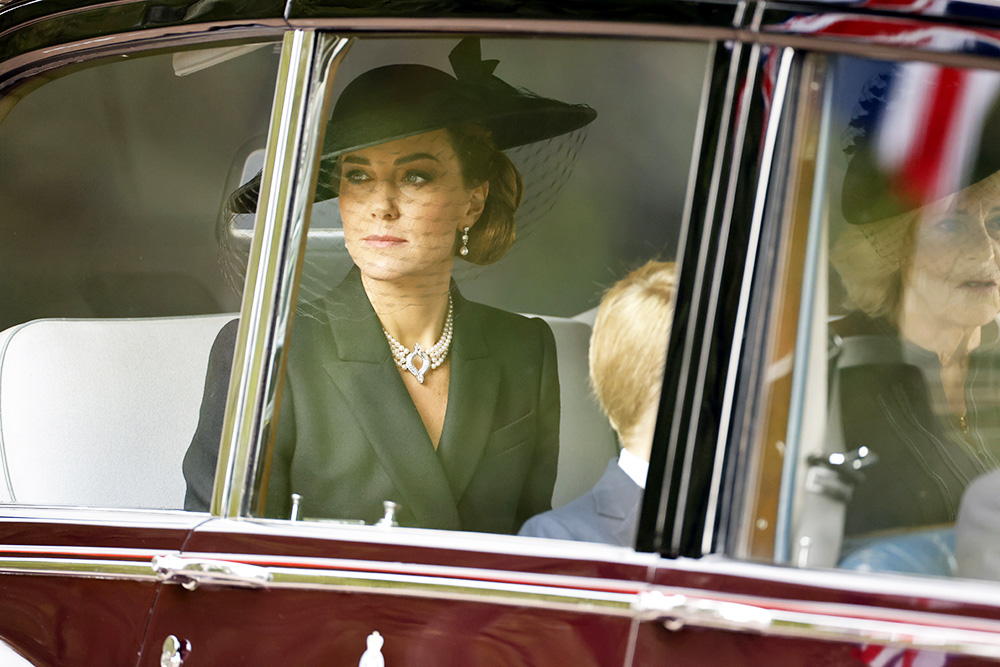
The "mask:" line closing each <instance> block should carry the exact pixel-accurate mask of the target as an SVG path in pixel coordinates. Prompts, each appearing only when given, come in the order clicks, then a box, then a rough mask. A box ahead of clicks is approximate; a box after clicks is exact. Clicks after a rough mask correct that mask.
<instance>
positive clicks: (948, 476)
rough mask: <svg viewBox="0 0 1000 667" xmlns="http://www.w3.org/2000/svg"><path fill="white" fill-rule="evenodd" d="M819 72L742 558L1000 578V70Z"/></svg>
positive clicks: (799, 166)
mask: <svg viewBox="0 0 1000 667" xmlns="http://www.w3.org/2000/svg"><path fill="white" fill-rule="evenodd" d="M802 72H803V75H802V80H801V84H800V90H804V91H806V92H805V93H803V94H802V97H801V99H802V100H803V103H802V104H801V105H800V108H799V112H798V116H797V118H796V126H797V128H799V129H798V132H799V137H798V138H797V139H796V141H795V144H794V145H795V147H796V148H795V151H794V153H793V155H792V162H793V167H792V171H793V173H795V174H796V180H795V182H794V185H793V187H792V188H791V189H790V190H791V199H790V200H789V201H788V202H786V205H785V207H784V213H783V216H784V218H785V219H784V224H785V225H786V233H785V236H784V240H783V253H784V260H783V264H782V267H783V270H782V272H781V273H780V275H779V277H778V281H777V285H776V287H777V288H776V289H775V291H774V292H773V295H772V299H773V302H772V308H773V312H774V313H775V315H776V316H775V319H774V324H773V326H772V329H771V334H770V342H769V348H768V353H767V354H768V358H767V363H766V368H767V370H766V372H765V373H764V375H765V383H766V385H765V386H766V391H765V400H766V401H767V405H768V408H767V410H766V412H765V419H764V421H763V424H762V425H761V429H760V432H759V433H758V434H757V436H756V437H757V440H756V454H755V457H756V458H755V460H754V461H753V462H752V468H751V469H752V470H753V474H754V477H755V485H754V487H753V489H752V491H751V500H750V503H749V504H748V508H749V511H748V512H747V514H746V525H745V526H744V531H743V533H742V538H741V539H742V543H741V544H740V545H739V547H738V551H739V552H740V553H741V554H742V555H746V556H750V557H754V558H761V559H771V558H773V559H775V560H777V561H779V562H787V563H792V564H795V565H800V566H807V565H808V566H817V567H838V568H844V569H852V570H863V571H884V572H902V573H911V574H923V575H932V576H968V577H990V578H996V577H998V576H1000V571H997V570H995V563H994V564H992V565H991V564H990V561H991V559H995V554H996V553H997V552H996V551H993V549H995V546H993V545H992V542H994V541H995V540H996V534H997V531H996V529H995V526H996V525H997V524H996V521H997V520H998V516H1000V515H998V513H997V510H998V509H1000V507H998V504H997V502H996V499H995V496H996V490H997V489H998V488H1000V485H998V484H997V483H996V482H997V479H998V478H997V473H996V472H995V471H996V470H997V469H998V467H1000V421H998V418H1000V410H998V408H1000V385H998V383H997V380H998V377H1000V376H998V375H997V370H998V368H1000V366H998V363H997V362H998V360H1000V356H998V352H1000V347H998V345H1000V327H998V319H997V317H998V314H1000V289H998V288H1000V268H998V261H1000V254H998V253H1000V234H998V233H997V232H998V224H997V220H998V213H1000V180H998V176H997V174H998V172H1000V149H998V148H997V146H998V144H997V142H996V140H995V138H994V137H995V136H996V135H997V133H998V132H1000V98H998V95H997V93H998V91H1000V75H998V74H997V73H996V72H991V71H980V70H975V69H969V68H958V67H946V66H941V65H935V64H930V63H922V62H890V61H881V60H870V59H862V58H858V57H851V56H835V57H834V56H830V57H821V56H811V57H809V58H807V59H806V65H805V66H804V67H803V69H802ZM991 554H992V555H991Z"/></svg>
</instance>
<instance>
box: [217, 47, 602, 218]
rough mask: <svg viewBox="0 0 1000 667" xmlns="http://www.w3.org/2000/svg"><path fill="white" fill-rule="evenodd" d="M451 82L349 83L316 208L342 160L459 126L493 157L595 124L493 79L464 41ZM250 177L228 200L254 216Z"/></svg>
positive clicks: (590, 114)
mask: <svg viewBox="0 0 1000 667" xmlns="http://www.w3.org/2000/svg"><path fill="white" fill-rule="evenodd" d="M448 59H449V61H450V62H451V66H452V69H453V70H454V72H455V76H452V75H450V74H447V73H446V72H443V71H441V70H439V69H436V68H434V67H428V66H427V65H414V64H399V65H387V66H384V67H378V68H376V69H373V70H369V71H367V72H365V73H363V74H361V75H360V76H358V77H357V78H356V79H354V80H353V81H352V82H351V83H350V84H348V85H347V87H346V88H345V89H344V91H343V93H341V95H340V98H339V99H338V100H337V104H336V105H335V106H334V110H333V115H332V117H331V119H330V122H329V124H328V125H327V128H326V136H325V139H324V141H323V153H322V164H321V170H322V172H321V173H322V174H324V175H325V176H326V178H321V179H320V185H319V186H318V187H317V192H316V201H323V200H326V199H331V198H333V197H336V196H337V192H336V188H337V186H338V185H339V184H337V183H334V182H332V180H333V179H332V176H331V175H332V173H333V167H334V166H335V164H336V158H337V157H338V156H339V155H342V154H343V153H347V152H350V151H355V150H359V149H362V148H368V147H370V146H376V145H378V144H384V143H387V142H390V141H395V140H397V139H403V138H405V137H410V136H414V135H417V134H423V133H425V132H431V131H433V130H439V129H441V128H445V127H450V126H453V125H457V124H460V123H465V122H472V123H477V124H479V125H482V126H483V127H485V128H486V129H488V130H490V132H491V134H492V138H493V142H494V144H495V145H496V147H497V148H498V149H500V150H506V149H508V148H514V147H516V146H523V145H525V144H530V143H534V142H536V141H542V140H544V139H550V138H552V137H557V136H559V135H562V134H566V133H568V132H572V131H574V130H577V129H580V128H581V127H584V126H585V125H587V124H589V123H590V122H591V121H593V120H594V118H596V117H597V112H596V111H594V110H593V109H591V108H590V107H589V106H586V105H583V104H567V103H565V102H560V101H558V100H553V99H549V98H546V97H539V96H538V95H535V94H534V93H532V92H530V91H527V90H524V89H517V88H514V87H513V86H511V85H510V84H508V83H506V82H504V81H503V80H501V79H499V78H498V77H496V76H494V74H493V71H494V70H495V69H496V67H497V65H498V64H499V61H498V60H485V61H484V60H482V56H481V52H480V46H479V40H478V39H477V38H473V37H466V38H465V39H463V40H462V41H461V42H459V44H458V46H456V47H455V48H454V49H453V50H452V52H451V54H450V55H449V57H448ZM259 187H260V175H259V174H258V175H257V176H256V177H254V178H253V179H252V180H250V181H249V182H248V183H247V184H246V185H244V186H242V187H241V188H239V189H238V190H237V191H236V192H234V193H233V195H232V197H231V198H230V204H231V208H232V209H233V210H234V211H235V212H241V213H249V212H252V211H253V210H255V209H256V205H257V192H258V190H259Z"/></svg>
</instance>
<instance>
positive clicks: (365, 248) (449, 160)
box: [340, 130, 487, 280]
mask: <svg viewBox="0 0 1000 667" xmlns="http://www.w3.org/2000/svg"><path fill="white" fill-rule="evenodd" d="M340 166H341V178H340V214H341V217H342V218H343V221H344V240H345V242H346V245H347V251H348V253H350V255H351V258H352V259H353V260H354V262H355V264H357V265H358V267H359V268H360V269H361V271H362V273H363V274H364V275H366V276H368V277H369V278H374V279H377V280H396V279H400V278H404V277H411V276H421V275H431V274H440V273H441V272H450V271H451V266H452V262H453V260H454V255H453V253H454V247H455V239H456V234H458V233H459V231H460V230H461V229H463V228H464V227H466V226H471V225H473V224H475V222H476V219H477V218H478V217H479V214H480V213H482V209H483V203H484V201H485V197H486V190H487V186H486V185H485V184H484V185H480V186H477V187H474V188H471V189H470V188H467V187H466V186H465V183H464V180H463V178H462V167H461V163H460V162H459V159H458V156H457V155H455V151H454V149H453V148H452V145H451V140H450V139H449V138H448V134H447V132H446V131H445V130H435V131H433V132H428V133H426V134H419V135H416V136H413V137H407V138H405V139H399V140H397V141H392V142H389V143H385V144H380V145H378V146H373V147H371V148H365V149H361V150H358V151H354V152H351V153H346V154H345V155H343V156H342V157H341V158H340Z"/></svg>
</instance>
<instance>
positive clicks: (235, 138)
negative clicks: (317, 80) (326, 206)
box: [0, 43, 278, 508]
mask: <svg viewBox="0 0 1000 667" xmlns="http://www.w3.org/2000/svg"><path fill="white" fill-rule="evenodd" d="M277 59H278V55H277V51H276V47H275V45H274V44H270V43H264V44H259V43H258V44H231V43H230V44H226V45H223V46H221V47H219V46H216V47H214V48H191V49H185V50H181V51H176V52H164V51H160V52H157V53H156V54H155V55H150V56H142V55H140V54H137V53H129V54H122V55H119V56H115V57H112V58H107V59H104V60H102V61H100V62H99V63H97V64H88V65H87V66H80V65H75V66H72V67H71V68H67V69H56V70H52V71H48V72H46V73H45V74H42V75H39V76H37V77H36V78H34V79H31V80H28V81H27V82H25V83H22V84H20V85H19V86H18V87H16V88H13V89H11V90H8V91H6V92H5V94H4V95H3V97H0V156H2V158H0V205H2V207H3V211H4V213H3V219H2V222H0V234H2V237H3V240H2V242H0V258H2V259H0V266H2V267H3V268H2V270H3V276H4V277H3V280H2V281H0V332H2V333H0V460H2V464H3V468H2V472H3V484H0V498H2V501H3V502H5V503H19V504H46V505H52V504H56V505H62V504H66V505H74V506H99V507H134V508H181V507H183V505H184V496H185V484H184V479H183V476H182V472H181V470H182V468H181V466H182V459H183V456H184V453H185V450H186V448H187V445H188V444H189V443H190V440H191V437H192V435H193V433H194V431H195V426H196V424H197V421H198V411H199V405H200V402H201V395H202V389H203V387H204V378H205V367H206V364H207V362H208V358H209V350H210V349H211V347H212V344H213V341H214V340H215V337H216V335H217V333H218V331H219V330H220V329H221V328H222V327H223V326H224V325H225V324H226V323H227V322H229V321H230V320H232V319H234V318H236V317H237V311H238V310H239V304H240V294H241V292H242V286H243V275H242V269H241V268H239V267H236V266H234V264H233V261H234V260H233V257H234V255H233V253H232V252H231V250H232V249H231V248H230V247H229V237H226V236H224V235H221V234H219V228H220V226H221V223H220V220H221V219H222V218H221V215H222V211H223V208H224V203H225V199H226V194H227V193H228V192H230V191H232V189H233V188H234V187H235V185H237V184H238V183H239V178H240V174H241V173H242V171H243V170H244V168H245V164H246V163H247V161H248V160H249V159H252V158H253V154H254V151H255V150H256V149H258V148H260V147H262V146H263V145H264V136H265V134H266V132H267V121H268V114H269V111H270V106H271V98H272V95H273V86H274V79H275V74H276V69H277ZM220 239H221V240H222V241H223V242H222V243H220Z"/></svg>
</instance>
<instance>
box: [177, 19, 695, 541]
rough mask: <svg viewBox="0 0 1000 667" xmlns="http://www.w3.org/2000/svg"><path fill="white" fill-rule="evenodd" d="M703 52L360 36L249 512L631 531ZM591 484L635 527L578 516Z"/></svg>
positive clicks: (334, 111)
mask: <svg viewBox="0 0 1000 667" xmlns="http://www.w3.org/2000/svg"><path fill="white" fill-rule="evenodd" d="M542 62H544V63H545V65H544V67H542V66H539V63H542ZM707 62H708V47H707V46H706V45H704V44H686V43H671V42H644V41H628V42H624V41H604V40H586V41H582V40H567V39H541V38H534V39H530V40H525V39H482V40H480V39H476V38H464V39H463V38H460V37H451V36H449V37H443V38H434V39H426V38H425V39H420V40H407V39H370V38H363V39H362V38H359V39H357V40H356V41H355V43H354V44H353V45H352V46H351V49H350V52H349V53H348V54H347V56H346V57H345V58H344V59H343V61H342V62H341V63H340V65H339V67H338V70H337V74H336V78H335V79H334V82H333V84H332V86H333V90H332V92H331V120H330V122H329V124H328V125H327V128H326V133H325V138H324V146H323V150H322V153H323V155H324V157H323V159H322V160H321V163H320V169H319V178H318V185H317V189H316V197H315V198H316V202H315V203H314V204H313V208H312V212H311V222H310V228H309V232H308V240H307V243H306V248H305V251H304V260H303V264H302V272H301V278H300V284H299V286H298V302H297V307H296V312H295V319H294V322H293V324H292V334H291V340H290V343H289V349H288V358H287V372H286V378H285V382H284V385H283V389H282V394H281V405H280V412H279V416H278V420H277V427H276V436H275V438H274V442H273V443H271V447H270V449H269V450H268V451H266V452H265V454H264V455H265V456H267V457H269V458H268V459H267V461H266V464H265V465H262V466H260V469H261V470H265V471H266V474H265V475H263V476H262V480H261V483H260V486H259V488H258V490H257V492H256V495H255V497H254V501H253V506H254V508H255V509H254V510H253V512H254V513H255V514H257V515H260V516H267V517H273V518H282V519H286V518H290V517H294V518H297V519H300V520H325V521H339V522H349V523H364V524H366V525H370V524H374V523H377V522H379V521H380V520H383V519H384V520H386V521H389V522H392V521H395V522H396V523H397V524H398V525H401V526H410V527H424V528H446V529H455V530H467V531H479V532H493V533H501V534H512V533H517V532H519V531H522V532H523V534H530V535H534V536H548V537H560V538H568V539H578V540H590V541H595V542H610V543H618V544H624V545H628V544H632V542H633V541H634V536H635V519H636V517H637V514H638V506H639V501H640V499H641V494H642V488H641V484H642V483H644V481H645V466H646V465H647V463H646V461H647V460H648V456H649V454H648V448H649V444H650V440H651V436H652V422H653V421H654V420H655V414H656V405H657V402H658V395H659V385H660V382H661V379H662V368H663V363H664V358H665V350H666V342H667V334H668V329H669V325H670V320H671V316H672V305H673V302H672V297H673V284H674V279H675V278H674V272H675V267H674V265H673V261H674V259H675V258H676V257H677V256H678V243H679V236H680V233H681V226H682V217H683V212H684V203H685V193H686V187H687V181H688V171H689V165H690V161H691V155H692V150H693V144H694V140H695V139H694V138H695V135H696V134H697V121H698V109H699V103H700V96H701V89H702V83H703V80H704V73H705V67H706V63H707ZM637 89H641V90H642V91H643V93H642V95H638V96H637V95H635V94H634V93H635V91H636V90H637ZM257 187H258V185H257V182H255V181H254V180H253V179H250V181H249V182H248V183H247V184H246V185H244V186H243V187H242V188H241V189H240V190H239V192H237V193H235V195H234V197H233V202H234V203H235V204H236V208H235V209H234V216H233V219H234V222H233V227H234V229H236V228H238V226H239V224H240V223H239V220H240V218H241V216H247V215H249V214H250V213H252V212H253V210H254V206H255V197H256V193H255V188H257ZM518 200H520V204H519V205H518ZM234 233H235V232H234ZM627 276H628V277H630V280H631V282H632V283H633V288H632V289H633V291H636V292H638V293H639V294H640V295H644V296H640V297H634V296H633V295H632V294H631V293H629V295H628V296H627V297H626V298H625V299H624V301H625V306H624V307H622V306H619V307H618V308H617V311H616V312H615V313H614V314H610V315H607V316H606V317H605V318H604V319H607V320H609V322H607V323H606V326H605V327H604V328H605V334H604V335H605V341H604V343H603V344H602V345H603V349H604V350H605V352H604V353H603V355H602V357H603V358H602V359H601V360H600V362H601V363H603V366H604V371H603V373H604V375H605V376H606V378H605V381H604V383H605V385H606V388H605V389H604V392H603V393H604V394H605V396H604V397H603V398H602V400H598V396H595V392H594V390H593V389H592V386H591V382H590V380H589V377H588V376H589V375H590V374H591V370H592V368H591V366H590V363H589V360H588V351H589V352H590V354H591V357H592V356H593V354H594V350H591V349H590V344H591V334H592V331H593V330H594V328H595V319H596V320H597V322H598V328H600V323H601V318H602V316H601V315H600V314H599V312H598V306H599V304H600V303H601V301H602V297H603V296H604V295H605V293H606V292H607V291H608V290H609V288H611V287H612V286H615V285H616V284H619V283H620V281H621V280H622V279H623V278H626V277H627ZM621 289H625V288H623V287H621V286H619V290H621ZM626 291H628V290H626ZM609 298H610V297H609ZM643 299H645V300H647V301H651V302H653V305H652V306H647V305H645V303H644V302H643ZM607 310H608V312H610V311H611V310H612V309H611V308H609V309H607ZM637 311H638V312H637ZM417 345H420V346H421V347H420V350H419V351H418V350H417V347H416V346H417ZM629 345H633V346H635V347H632V348H629V347H628V346H629ZM639 348H642V349H643V350H645V351H642V352H640V351H638V350H639ZM423 355H426V356H423ZM621 359H626V360H630V359H635V361H634V362H632V363H631V365H632V366H633V367H636V368H634V372H633V373H632V374H633V375H639V376H641V377H642V378H644V379H643V381H642V382H641V383H639V384H636V383H635V382H631V383H630V381H629V378H628V377H626V376H627V375H628V373H626V372H624V371H620V368H619V366H620V360H621ZM639 360H642V363H638V362H639ZM597 393H598V395H600V394H601V392H600V391H598V392H597ZM615 402H617V403H618V405H613V404H614V403H615ZM602 403H603V404H604V407H605V409H606V410H608V411H609V413H610V414H613V415H617V418H616V419H617V422H620V424H619V431H620V432H622V433H624V434H625V435H626V439H627V440H628V441H629V442H634V443H638V444H637V446H635V447H630V448H628V453H626V454H624V455H623V454H620V443H621V442H622V439H621V438H619V437H618V434H616V432H615V429H613V428H612V425H611V423H609V419H608V417H607V416H606V414H605V412H604V411H602V408H601V404H602ZM613 421H614V420H613ZM196 444H197V443H196ZM609 475H610V476H611V479H612V482H608V481H607V478H608V476H609ZM608 483H613V484H614V485H617V486H613V487H612V492H611V493H610V494H609V493H608V491H606V490H605V491H601V488H603V487H601V486H600V485H602V484H605V485H607V484H608ZM595 486H597V488H596V489H595ZM619 488H620V489H622V491H621V492H619V491H618V489H619ZM601 494H603V496H602V497H609V495H610V496H613V497H614V498H613V503H612V504H613V505H614V506H615V507H614V508H611V509H608V510H607V511H609V512H610V513H611V515H613V516H615V518H616V523H617V524H623V525H624V526H625V527H624V528H622V527H621V526H616V527H614V531H617V532H616V533H615V534H614V535H612V534H609V533H608V532H607V531H608V528H607V527H606V526H603V525H598V524H599V523H601V522H602V521H603V522H606V517H603V516H599V515H596V514H595V516H594V517H592V518H585V519H583V520H582V525H583V526H584V527H583V528H582V529H581V530H568V529H567V528H566V526H565V525H564V523H565V521H566V520H567V519H568V520H570V521H571V522H572V521H576V515H575V512H576V510H579V509H581V508H582V507H584V506H585V505H586V503H591V504H592V503H593V502H594V500H593V499H594V497H596V496H601ZM567 506H570V507H571V508H575V509H568V510H565V512H566V514H565V515H562V516H558V517H552V516H551V515H546V517H545V518H542V519H538V515H540V514H542V513H544V512H546V511H547V510H550V509H551V508H565V507H567ZM387 510H388V514H389V516H388V517H386V513H387ZM581 516H582V515H581ZM535 519H537V520H535ZM590 524H593V525H592V527H590V528H589V531H588V528H587V527H588V526H590Z"/></svg>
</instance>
